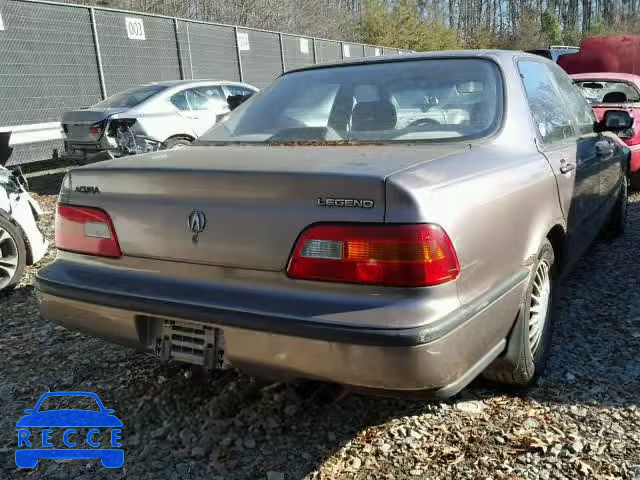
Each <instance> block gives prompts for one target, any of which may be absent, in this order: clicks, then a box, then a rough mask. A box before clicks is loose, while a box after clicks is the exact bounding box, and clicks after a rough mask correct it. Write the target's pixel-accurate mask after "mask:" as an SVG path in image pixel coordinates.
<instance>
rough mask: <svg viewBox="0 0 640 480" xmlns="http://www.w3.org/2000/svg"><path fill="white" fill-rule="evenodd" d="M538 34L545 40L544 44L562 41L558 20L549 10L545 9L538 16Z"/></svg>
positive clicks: (556, 43)
mask: <svg viewBox="0 0 640 480" xmlns="http://www.w3.org/2000/svg"><path fill="white" fill-rule="evenodd" d="M540 35H541V37H542V39H543V40H544V41H545V42H546V45H558V44H559V43H562V28H561V27H560V21H559V20H558V18H557V17H556V16H555V15H554V14H553V12H551V10H548V9H547V10H546V11H545V12H544V13H543V14H542V16H541V17H540Z"/></svg>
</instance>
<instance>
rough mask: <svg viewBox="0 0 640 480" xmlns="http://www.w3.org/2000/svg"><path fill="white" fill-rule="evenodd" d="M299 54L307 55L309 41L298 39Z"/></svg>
mask: <svg viewBox="0 0 640 480" xmlns="http://www.w3.org/2000/svg"><path fill="white" fill-rule="evenodd" d="M300 52H302V53H309V39H308V38H301V39H300Z"/></svg>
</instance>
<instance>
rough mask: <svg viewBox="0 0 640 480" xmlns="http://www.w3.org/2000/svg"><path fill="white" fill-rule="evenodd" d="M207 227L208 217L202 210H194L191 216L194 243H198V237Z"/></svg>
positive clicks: (190, 223) (190, 225)
mask: <svg viewBox="0 0 640 480" xmlns="http://www.w3.org/2000/svg"><path fill="white" fill-rule="evenodd" d="M206 226H207V217H206V216H205V215H204V213H203V212H201V211H200V210H194V211H193V212H191V215H189V230H191V233H193V237H192V240H193V243H196V242H197V241H198V235H199V234H200V233H201V232H202V231H203V230H204V229H205V227H206Z"/></svg>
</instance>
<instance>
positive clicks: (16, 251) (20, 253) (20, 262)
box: [0, 215, 27, 290]
mask: <svg viewBox="0 0 640 480" xmlns="http://www.w3.org/2000/svg"><path fill="white" fill-rule="evenodd" d="M14 256H17V260H16V259H15V258H14ZM9 259H10V260H9ZM26 263H27V247H26V245H25V242H24V237H23V236H22V232H21V231H20V229H19V228H18V227H17V226H16V225H14V224H13V223H12V222H11V221H10V220H9V219H8V218H6V217H4V216H3V215H0V290H9V289H11V288H13V287H15V286H16V284H17V283H18V282H19V281H20V279H21V278H22V274H23V273H24V268H25V266H26Z"/></svg>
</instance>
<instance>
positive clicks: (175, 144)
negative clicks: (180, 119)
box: [164, 137, 192, 150]
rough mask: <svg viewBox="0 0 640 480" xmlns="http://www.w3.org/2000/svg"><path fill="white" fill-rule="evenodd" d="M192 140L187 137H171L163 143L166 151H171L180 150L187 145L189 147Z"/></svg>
mask: <svg viewBox="0 0 640 480" xmlns="http://www.w3.org/2000/svg"><path fill="white" fill-rule="evenodd" d="M191 142H192V140H191V139H189V138H187V137H171V138H169V139H168V140H166V141H165V142H164V144H165V145H166V147H167V150H171V149H172V148H182V147H186V146H187V145H191Z"/></svg>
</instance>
